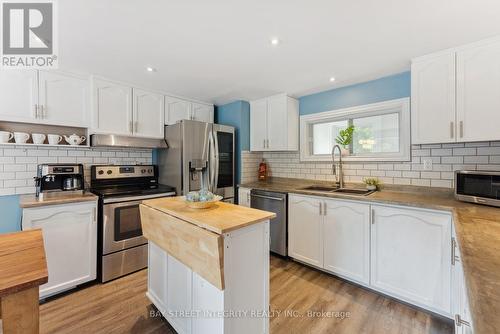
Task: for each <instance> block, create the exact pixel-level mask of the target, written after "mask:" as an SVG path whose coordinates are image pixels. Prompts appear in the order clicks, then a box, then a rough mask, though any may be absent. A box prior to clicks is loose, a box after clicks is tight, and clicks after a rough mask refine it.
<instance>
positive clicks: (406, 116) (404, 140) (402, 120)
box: [300, 97, 411, 161]
mask: <svg viewBox="0 0 500 334" xmlns="http://www.w3.org/2000/svg"><path fill="white" fill-rule="evenodd" d="M394 112H398V113H399V131H400V139H399V145H400V151H399V152H396V153H376V154H373V155H363V156H345V157H342V160H343V161H410V158H411V142H410V137H411V136H410V98H408V97H407V98H402V99H396V100H389V101H384V102H379V103H371V104H365V105H361V106H356V107H351V108H345V109H337V110H332V111H325V112H320V113H316V114H309V115H303V116H300V160H301V161H331V160H332V158H331V155H330V154H321V155H319V154H318V155H312V154H311V146H312V145H310V143H311V138H308V135H309V134H308V132H309V131H308V127H309V125H310V124H311V123H321V122H325V121H327V120H329V121H339V120H344V119H346V118H348V117H349V118H352V117H356V118H357V117H366V116H373V114H374V113H376V114H383V113H394Z"/></svg>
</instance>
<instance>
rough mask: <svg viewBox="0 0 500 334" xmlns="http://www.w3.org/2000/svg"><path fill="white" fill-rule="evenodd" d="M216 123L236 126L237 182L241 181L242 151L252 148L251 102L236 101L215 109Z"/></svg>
mask: <svg viewBox="0 0 500 334" xmlns="http://www.w3.org/2000/svg"><path fill="white" fill-rule="evenodd" d="M215 123H218V124H224V125H230V126H234V127H235V128H236V132H235V145H234V147H235V155H236V159H235V160H236V161H235V169H236V172H235V174H236V183H240V182H241V151H245V150H249V149H250V104H249V103H248V102H246V101H236V102H232V103H229V104H225V105H222V106H218V107H217V108H216V110H215Z"/></svg>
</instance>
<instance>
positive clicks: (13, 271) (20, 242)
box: [0, 229, 48, 334]
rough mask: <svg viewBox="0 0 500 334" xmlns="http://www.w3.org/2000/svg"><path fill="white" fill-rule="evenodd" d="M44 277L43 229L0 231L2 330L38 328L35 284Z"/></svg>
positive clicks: (8, 333)
mask: <svg viewBox="0 0 500 334" xmlns="http://www.w3.org/2000/svg"><path fill="white" fill-rule="evenodd" d="M47 281H48V273H47V261H46V259H45V249H44V246H43V237H42V230H40V229H36V230H30V231H24V232H17V233H9V234H3V235H0V317H1V318H2V320H3V332H4V334H13V333H15V334H17V333H19V334H21V333H23V334H32V333H38V332H39V309H38V305H39V304H38V287H39V286H40V285H42V284H44V283H47Z"/></svg>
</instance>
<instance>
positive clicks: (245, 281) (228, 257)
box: [147, 221, 269, 334]
mask: <svg viewBox="0 0 500 334" xmlns="http://www.w3.org/2000/svg"><path fill="white" fill-rule="evenodd" d="M148 264H149V268H148V271H149V272H148V292H147V296H148V298H149V299H150V300H151V301H152V302H153V304H154V305H155V306H156V307H157V308H158V310H159V311H160V312H161V313H162V314H163V316H164V317H165V318H166V319H167V321H168V322H169V323H170V324H171V325H172V327H174V329H175V330H176V331H177V332H178V333H179V334H186V333H192V334H215V333H220V334H222V333H225V334H230V333H238V334H239V333H242V334H246V333H248V334H254V333H264V334H265V333H269V318H268V317H267V312H268V311H269V222H268V221H267V222H264V223H260V224H256V225H252V226H249V227H245V228H242V229H239V230H236V231H234V232H230V233H226V234H224V282H225V288H224V290H219V289H218V288H217V287H215V286H214V285H212V284H211V283H209V282H208V281H207V280H205V279H204V278H203V277H201V276H200V275H198V274H197V273H196V272H194V271H192V270H191V269H190V268H189V267H187V266H186V265H185V264H183V263H182V262H180V261H178V260H177V259H175V258H174V257H173V256H171V255H170V254H168V253H167V252H166V251H165V250H163V249H162V248H160V247H159V246H157V245H156V244H155V243H153V242H152V241H149V263H148ZM225 315H226V316H225Z"/></svg>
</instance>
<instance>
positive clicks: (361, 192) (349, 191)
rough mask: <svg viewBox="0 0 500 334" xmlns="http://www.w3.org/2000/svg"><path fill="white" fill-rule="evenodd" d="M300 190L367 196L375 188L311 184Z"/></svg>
mask: <svg viewBox="0 0 500 334" xmlns="http://www.w3.org/2000/svg"><path fill="white" fill-rule="evenodd" d="M300 190H306V191H315V192H323V193H339V194H346V195H356V196H367V195H370V194H371V193H373V192H375V190H368V189H354V188H337V187H329V186H309V187H305V188H301V189H300Z"/></svg>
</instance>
